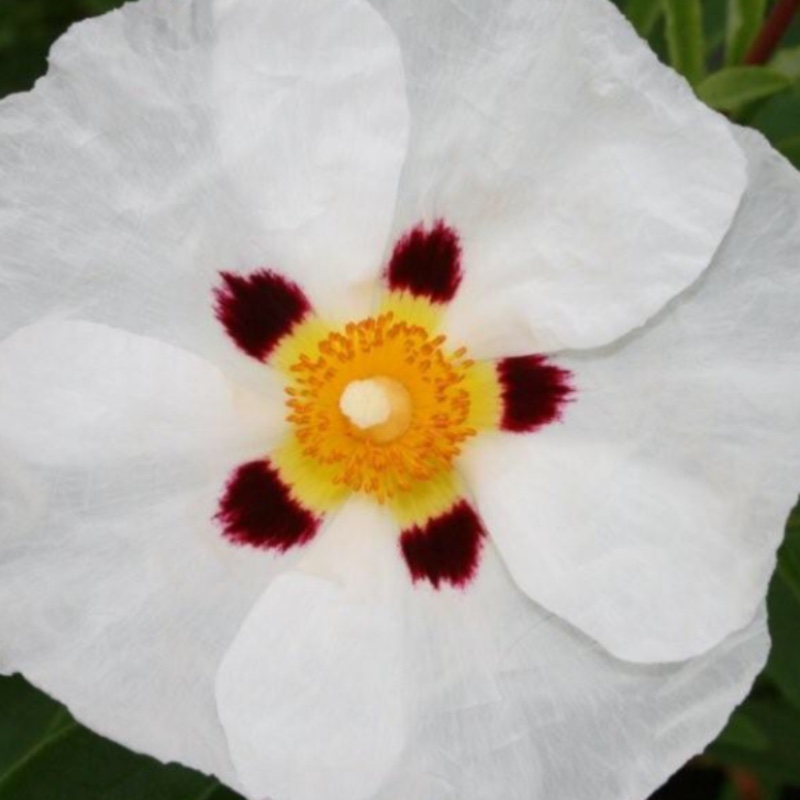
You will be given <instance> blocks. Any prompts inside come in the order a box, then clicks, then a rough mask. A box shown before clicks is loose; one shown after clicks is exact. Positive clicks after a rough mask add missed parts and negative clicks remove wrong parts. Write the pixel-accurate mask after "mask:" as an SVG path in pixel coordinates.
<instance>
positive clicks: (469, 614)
mask: <svg viewBox="0 0 800 800" xmlns="http://www.w3.org/2000/svg"><path fill="white" fill-rule="evenodd" d="M404 616H405V623H406V625H405V650H404V666H405V673H404V674H405V682H404V686H405V687H406V698H407V699H406V704H407V709H408V711H407V713H408V717H409V721H408V723H407V734H406V735H407V746H406V750H405V752H404V758H403V761H402V762H401V763H400V764H398V766H397V768H396V770H395V771H394V772H393V773H392V774H391V775H390V776H388V779H387V780H386V781H385V783H384V786H383V787H382V790H381V791H380V792H378V793H376V798H378V800H390V798H391V800H394V799H395V798H425V800H486V798H502V800H531V798H537V800H538V799H539V798H569V800H634V799H636V800H638V799H639V798H644V797H648V796H650V794H651V793H652V792H653V791H654V790H655V789H656V787H658V786H659V785H660V784H661V783H663V782H664V781H665V780H666V779H667V777H668V776H669V775H670V774H671V773H672V772H674V771H675V770H676V769H678V768H679V767H680V766H682V765H683V764H684V763H685V762H686V761H687V760H688V759H689V758H690V757H691V756H693V755H695V754H697V753H699V752H700V751H701V750H702V749H703V748H704V747H705V745H706V744H707V743H708V742H710V741H711V740H712V739H713V738H714V737H715V736H716V735H717V734H718V733H719V731H720V730H721V728H722V727H723V725H724V724H725V723H726V721H727V719H728V716H729V715H730V712H731V711H732V710H733V708H734V706H735V705H736V704H738V703H739V702H741V700H742V699H743V698H744V697H745V695H746V694H747V692H748V690H749V688H750V686H751V685H752V681H753V679H754V677H755V676H756V674H757V673H758V671H759V670H760V669H761V668H762V666H763V664H764V662H765V660H766V655H767V650H768V647H769V637H768V634H767V630H766V623H765V615H764V613H763V612H762V613H760V614H759V615H758V617H757V618H756V619H755V620H754V621H753V622H752V623H751V624H750V625H748V626H747V627H746V628H745V629H744V630H742V631H740V632H738V633H736V634H734V635H732V636H731V637H729V638H728V639H726V640H725V641H724V642H722V643H721V644H720V645H718V646H717V648H715V649H714V650H712V651H711V652H709V653H708V654H707V655H705V656H703V657H700V658H696V659H694V660H691V661H687V662H685V663H682V664H675V665H656V666H653V665H647V666H644V665H634V664H629V663H626V662H622V661H618V660H616V659H614V658H613V657H612V656H610V655H609V654H608V653H607V652H605V651H604V650H603V649H602V648H601V647H599V646H598V645H597V643H596V642H593V641H591V640H590V639H588V638H587V637H585V636H583V635H581V634H580V633H578V632H576V631H575V630H574V629H572V628H570V627H569V626H568V625H566V624H564V623H563V622H561V621H560V620H558V619H557V618H556V617H553V616H552V615H550V614H548V613H547V612H545V611H544V610H542V609H541V608H540V607H538V606H536V605H535V604H534V603H532V602H530V601H529V600H528V599H527V598H526V597H525V596H524V595H523V594H522V593H521V592H520V591H519V590H518V589H517V588H516V586H515V585H514V583H513V581H512V579H511V578H510V576H509V575H508V573H507V571H506V570H505V568H504V567H503V565H502V561H501V560H500V559H499V557H498V554H497V553H496V551H495V549H494V547H493V546H492V545H491V544H487V546H486V548H485V553H484V559H483V561H482V564H481V570H480V573H479V574H478V577H477V579H476V580H475V581H474V582H473V583H472V584H470V586H469V588H468V589H467V590H466V591H464V592H447V593H442V592H436V591H433V590H432V589H430V588H428V589H425V588H420V587H419V586H418V587H414V588H412V587H410V586H409V587H407V589H406V591H405V593H404ZM375 644H376V645H377V644H378V643H377V642H376V643H375ZM364 661H365V663H364V664H363V666H362V669H363V670H364V673H365V674H368V673H369V671H370V664H369V660H368V659H366V658H365V659H364ZM286 797H287V800H293V798H292V796H291V795H287V796H286Z"/></svg>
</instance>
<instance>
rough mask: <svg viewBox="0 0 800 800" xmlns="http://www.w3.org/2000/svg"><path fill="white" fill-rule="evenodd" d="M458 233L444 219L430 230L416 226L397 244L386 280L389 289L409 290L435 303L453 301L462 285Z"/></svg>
mask: <svg viewBox="0 0 800 800" xmlns="http://www.w3.org/2000/svg"><path fill="white" fill-rule="evenodd" d="M461 278H462V272H461V245H460V243H459V241H458V234H457V233H456V232H455V231H454V230H453V229H452V228H449V227H448V226H447V225H445V224H444V222H442V221H441V220H439V221H438V222H436V223H435V224H434V226H433V227H432V228H431V229H430V230H429V231H428V230H426V229H425V226H424V225H417V227H416V228H412V229H411V230H410V231H408V233H406V234H405V235H404V236H403V237H402V238H401V239H400V240H399V241H398V242H397V244H396V245H395V247H394V252H393V253H392V258H391V261H390V262H389V266H388V267H387V268H386V280H387V281H388V283H389V288H390V289H395V290H398V291H402V290H406V291H408V292H411V294H413V295H416V296H418V297H427V298H428V300H432V301H433V302H434V303H447V302H449V301H450V300H452V299H453V298H454V297H455V295H456V292H457V291H458V287H459V285H460V283H461Z"/></svg>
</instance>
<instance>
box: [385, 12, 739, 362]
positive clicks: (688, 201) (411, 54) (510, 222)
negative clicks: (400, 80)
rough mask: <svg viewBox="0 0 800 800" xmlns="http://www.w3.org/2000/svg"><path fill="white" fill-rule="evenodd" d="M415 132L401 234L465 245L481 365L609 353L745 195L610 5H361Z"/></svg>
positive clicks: (692, 269)
mask: <svg viewBox="0 0 800 800" xmlns="http://www.w3.org/2000/svg"><path fill="white" fill-rule="evenodd" d="M373 4H374V5H375V6H376V7H378V8H379V9H380V10H381V11H382V12H383V13H384V14H385V15H386V18H387V19H388V20H389V22H390V24H391V25H392V27H393V28H394V30H395V31H396V32H397V34H398V37H399V39H400V43H401V47H402V49H403V56H404V62H405V67H406V72H407V74H408V86H409V97H410V101H409V102H410V105H411V115H412V131H411V140H410V150H409V158H408V161H407V164H406V168H405V172H404V174H403V179H402V182H401V187H400V197H399V201H398V217H397V220H396V233H400V232H401V231H404V230H405V229H406V228H408V227H409V226H410V225H412V224H414V223H416V221H417V220H419V219H425V218H436V217H443V218H445V219H446V220H447V221H448V223H449V224H452V225H453V226H454V227H455V228H456V229H457V230H458V231H459V232H460V234H461V235H462V244H463V252H464V264H463V266H464V283H463V285H462V287H461V291H460V293H459V296H458V297H457V298H456V300H455V301H454V304H453V308H452V309H451V311H450V315H449V319H448V329H449V330H450V333H451V334H452V335H454V336H455V338H456V339H458V340H463V341H466V342H469V343H470V352H472V353H473V354H478V355H481V356H510V355H526V354H528V353H530V352H543V351H549V350H555V349H559V348H563V347H570V348H584V347H597V346H600V345H604V344H606V343H608V342H610V341H612V340H614V339H616V338H618V337H619V336H621V335H623V334H625V333H628V332H629V331H631V330H632V329H633V328H635V327H637V326H639V325H641V324H642V323H643V322H645V320H647V319H648V318H649V317H650V316H651V315H653V314H654V313H655V312H657V311H658V310H659V309H661V308H662V307H663V306H664V304H665V303H666V302H667V301H668V300H670V299H671V298H672V297H674V296H675V295H676V294H677V293H679V292H680V291H682V290H683V289H685V288H686V287H687V286H689V285H690V284H691V283H692V282H693V281H694V280H695V279H696V278H697V277H698V275H700V274H701V273H702V271H703V270H704V269H705V268H706V267H707V266H708V264H709V262H710V260H711V257H712V255H713V254H714V251H715V250H716V249H717V247H718V245H719V243H720V241H721V240H722V238H723V236H724V235H725V232H726V231H727V229H728V227H729V225H730V223H731V219H732V217H733V214H734V213H735V210H736V207H737V204H738V202H739V199H740V197H741V194H742V191H743V189H744V184H745V167H744V158H743V156H742V154H741V151H740V150H739V148H738V147H737V146H736V144H735V142H734V140H733V138H732V136H731V134H730V130H729V128H728V126H727V125H726V124H725V122H724V120H723V119H722V118H721V117H719V116H718V115H716V114H714V113H712V112H711V111H709V110H708V109H707V108H706V107H705V106H702V105H701V104H700V103H699V102H698V101H697V100H696V98H695V97H694V95H693V94H692V93H691V91H690V90H689V87H688V86H687V85H686V83H685V82H684V81H683V80H682V79H680V78H678V77H677V76H676V75H675V73H673V72H672V71H671V70H668V69H666V68H665V67H664V66H663V65H661V64H659V63H658V61H657V59H656V57H655V56H654V55H653V53H652V52H651V51H650V50H649V49H648V47H647V46H646V45H645V44H644V43H643V42H642V41H641V40H640V39H639V37H638V36H637V35H636V34H635V32H634V31H633V29H632V28H631V27H630V25H629V24H628V23H627V22H626V21H625V20H624V19H623V18H622V16H621V15H620V13H619V12H618V11H617V10H616V9H615V8H614V7H613V6H612V5H611V3H609V2H607V1H606V0H536V2H531V0H493V2H486V0H460V2H457V3H456V2H443V1H442V0H435V1H434V2H431V0H411V1H410V2H394V1H393V0H373Z"/></svg>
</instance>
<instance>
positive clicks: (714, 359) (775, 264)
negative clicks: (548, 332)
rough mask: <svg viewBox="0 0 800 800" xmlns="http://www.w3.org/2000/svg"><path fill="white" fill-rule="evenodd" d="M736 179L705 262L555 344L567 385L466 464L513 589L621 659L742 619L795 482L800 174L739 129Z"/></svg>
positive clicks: (674, 651) (761, 582)
mask: <svg viewBox="0 0 800 800" xmlns="http://www.w3.org/2000/svg"><path fill="white" fill-rule="evenodd" d="M738 138H739V141H740V143H741V144H742V146H743V147H744V148H745V150H746V152H747V154H748V158H749V175H750V185H749V189H748V191H747V193H746V195H745V198H744V200H743V203H742V206H741V208H740V210H739V213H738V215H737V217H736V220H735V222H734V225H733V228H732V230H731V232H730V234H729V236H728V238H727V239H726V241H725V243H724V244H723V246H722V248H721V249H720V251H719V253H718V254H717V256H716V258H715V260H714V263H713V264H712V266H711V267H710V269H709V271H708V272H707V274H706V275H705V276H704V277H703V279H702V280H701V281H700V282H699V283H698V285H697V286H695V287H693V288H692V289H691V290H690V291H689V292H688V293H687V294H685V295H684V296H682V297H681V298H679V299H678V300H677V301H676V302H675V303H674V304H672V305H671V306H670V307H669V308H667V309H666V310H665V311H664V313H663V314H661V315H660V316H659V317H658V319H656V320H654V321H653V322H652V323H651V324H650V325H649V326H648V327H647V328H645V329H644V330H642V331H641V332H638V333H635V334H633V335H631V336H629V337H628V338H626V339H625V340H623V341H621V342H619V343H617V344H616V345H614V346H612V347H608V348H605V349H602V350H597V351H593V352H590V353H585V354H580V355H577V354H576V355H563V356H561V357H559V359H558V362H559V365H561V366H563V367H566V368H567V369H569V370H570V371H571V372H572V375H573V379H574V382H575V384H576V389H577V393H576V399H575V402H574V403H572V404H571V405H570V406H569V407H568V409H567V411H566V413H565V418H564V422H563V424H561V425H554V426H550V427H549V428H546V429H543V430H542V431H540V432H539V433H538V434H537V435H536V436H535V437H530V438H527V437H519V438H514V437H510V436H505V437H495V438H494V439H490V438H484V439H483V440H482V441H480V442H478V443H477V444H476V446H475V447H474V448H473V450H472V452H471V454H470V455H468V456H467V458H466V460H465V463H464V467H465V470H466V472H467V474H468V475H469V478H470V483H471V485H472V487H473V489H474V491H475V493H476V495H477V500H478V507H479V510H480V512H481V513H482V515H483V517H484V519H485V521H486V523H487V526H488V528H489V530H490V531H491V533H492V535H493V537H494V539H495V541H496V542H497V545H498V547H499V548H500V550H501V551H502V553H503V555H504V557H505V558H506V561H507V563H508V565H509V568H510V569H511V571H512V573H513V575H514V577H515V579H516V580H517V582H518V583H519V585H520V586H521V587H522V588H523V589H524V590H525V591H526V592H527V593H528V594H529V595H530V596H531V597H532V598H534V599H535V600H537V601H538V602H540V603H542V604H543V605H544V606H546V607H547V608H549V609H550V610H551V611H553V612H555V613H556V614H558V615H559V616H561V617H563V618H564V619H566V620H568V621H569V622H571V623H572V624H574V625H576V626H578V627H579V628H580V629H582V630H583V631H585V632H586V633H588V634H589V635H590V636H592V637H594V638H596V639H597V640H598V641H599V642H601V643H602V644H603V645H604V646H606V647H607V648H609V650H610V651H611V652H613V653H615V654H616V655H618V656H620V657H622V658H626V659H630V660H633V661H648V662H652V661H671V660H677V659H684V658H688V657H691V656H693V655H696V654H698V653H701V652H704V651H706V650H708V649H709V648H710V647H713V646H714V645H715V644H717V643H718V642H719V641H721V640H722V639H723V638H724V637H725V636H727V635H728V634H729V633H731V631H734V630H737V629H739V628H741V627H742V626H743V625H744V624H745V623H746V622H747V621H748V620H749V619H750V618H751V617H752V615H753V613H754V611H755V609H756V607H757V606H758V604H759V603H760V602H761V600H762V599H763V597H764V596H765V594H766V588H767V583H768V580H769V577H770V575H771V573H772V571H773V569H774V565H775V550H776V548H777V546H778V545H779V543H780V541H781V539H782V536H783V530H784V526H785V522H786V517H787V515H788V513H789V511H790V509H791V507H792V505H793V503H794V502H795V500H796V496H797V485H798V481H800V442H798V431H800V405H798V403H797V395H798V392H800V328H798V325H797V307H798V303H800V270H798V260H797V254H798V252H800V212H799V211H798V209H800V176H798V174H797V172H796V171H795V170H794V169H793V168H792V167H791V166H790V165H789V164H788V162H786V161H785V160H784V159H782V158H781V157H780V156H778V155H777V154H776V153H775V152H774V151H772V150H771V149H770V148H769V146H768V145H767V144H766V143H765V142H764V141H763V140H762V139H760V138H759V137H757V136H756V135H755V134H752V133H744V132H742V133H740V134H738Z"/></svg>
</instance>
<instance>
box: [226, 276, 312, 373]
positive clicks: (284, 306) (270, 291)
mask: <svg viewBox="0 0 800 800" xmlns="http://www.w3.org/2000/svg"><path fill="white" fill-rule="evenodd" d="M220 276H221V277H222V285H221V286H219V287H218V288H216V289H215V290H214V298H215V306H214V310H215V313H216V315H217V319H218V320H219V321H220V322H221V323H222V325H223V327H224V328H225V330H226V331H227V332H228V335H229V336H230V337H231V339H233V341H234V342H235V343H236V344H237V346H238V347H239V348H241V349H242V350H244V352H245V353H247V355H249V356H252V357H253V358H257V359H259V360H260V361H263V360H266V359H267V358H268V357H269V356H270V354H271V353H272V351H273V350H274V349H275V347H276V346H277V344H278V342H279V341H280V340H281V339H282V338H283V337H284V336H286V335H287V334H289V333H290V332H291V330H292V328H293V327H294V326H295V325H297V324H298V323H300V322H302V321H303V320H304V319H305V318H306V316H307V315H308V314H310V313H311V304H310V303H309V301H308V298H306V296H305V294H304V293H303V290H302V289H301V288H300V287H299V286H298V285H297V284H296V283H293V282H292V281H290V280H288V279H287V278H284V277H283V276H282V275H278V274H277V273H276V272H273V271H272V270H268V269H261V270H257V271H255V272H253V273H251V274H249V275H234V274H233V273H230V272H221V273H220Z"/></svg>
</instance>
